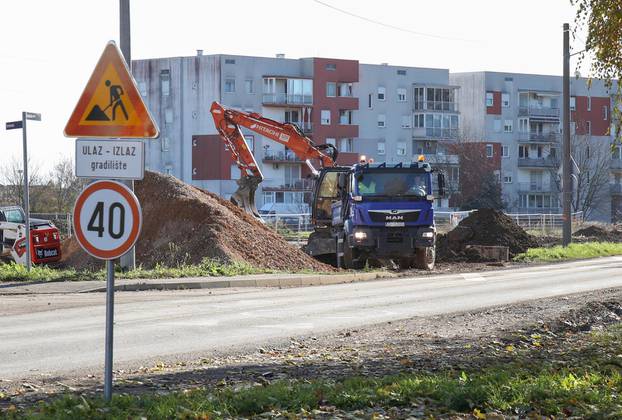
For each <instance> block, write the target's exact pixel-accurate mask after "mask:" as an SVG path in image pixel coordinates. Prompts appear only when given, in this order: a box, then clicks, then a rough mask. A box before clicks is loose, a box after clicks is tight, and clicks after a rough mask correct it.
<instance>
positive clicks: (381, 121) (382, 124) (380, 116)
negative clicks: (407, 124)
mask: <svg viewBox="0 0 622 420" xmlns="http://www.w3.org/2000/svg"><path fill="white" fill-rule="evenodd" d="M386 122H387V117H386V116H385V115H384V114H378V127H381V128H384V127H386Z"/></svg>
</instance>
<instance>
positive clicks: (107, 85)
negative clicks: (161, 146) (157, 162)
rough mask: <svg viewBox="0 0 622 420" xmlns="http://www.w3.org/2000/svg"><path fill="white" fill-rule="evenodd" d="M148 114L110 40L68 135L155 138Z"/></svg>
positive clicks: (132, 80)
mask: <svg viewBox="0 0 622 420" xmlns="http://www.w3.org/2000/svg"><path fill="white" fill-rule="evenodd" d="M158 135H159V130H158V126H157V125H156V123H155V122H154V121H153V118H151V115H149V111H148V110H147V107H146V106H145V103H144V102H143V100H142V98H141V97H140V93H138V89H137V88H136V83H135V82H134V79H133V78H132V76H131V75H130V72H129V70H128V68H127V64H126V63H125V60H124V59H123V56H122V55H121V51H119V49H118V48H117V46H116V44H115V43H114V42H113V41H110V42H109V43H108V45H106V48H105V49H104V53H103V54H102V56H101V58H100V59H99V61H98V62H97V66H95V70H94V71H93V74H92V75H91V78H90V79H89V81H88V83H87V84H86V87H85V88H84V92H82V96H80V100H79V101H78V104H77V105H76V108H75V109H74V110H73V113H72V114H71V117H70V118H69V122H68V123H67V126H66V127H65V136H67V137H105V138H156V137H158Z"/></svg>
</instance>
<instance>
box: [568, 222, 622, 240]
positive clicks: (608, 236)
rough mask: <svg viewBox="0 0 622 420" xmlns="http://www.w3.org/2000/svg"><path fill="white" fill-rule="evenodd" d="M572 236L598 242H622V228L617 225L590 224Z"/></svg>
mask: <svg viewBox="0 0 622 420" xmlns="http://www.w3.org/2000/svg"><path fill="white" fill-rule="evenodd" d="M572 236H576V237H583V238H586V239H589V240H591V241H598V242H622V230H620V229H619V228H618V227H617V226H614V227H612V228H605V227H602V226H598V225H590V226H586V227H584V228H582V229H579V230H577V231H576V232H574V233H573V234H572Z"/></svg>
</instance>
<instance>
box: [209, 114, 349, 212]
mask: <svg viewBox="0 0 622 420" xmlns="http://www.w3.org/2000/svg"><path fill="white" fill-rule="evenodd" d="M210 112H211V113H212V117H213V118H214V124H215V126H216V129H217V130H218V133H219V134H220V136H221V138H222V139H223V141H224V142H225V143H226V145H227V147H228V149H229V151H230V152H231V156H232V157H233V160H234V161H235V162H236V164H237V166H238V168H240V171H241V175H240V179H239V180H238V181H237V183H238V189H237V191H236V192H235V193H233V195H232V196H231V201H232V202H233V203H234V204H236V205H238V206H239V207H242V208H243V209H244V210H245V211H246V212H248V213H251V214H253V215H255V216H256V217H258V218H259V217H260V216H259V213H258V212H257V207H256V206H255V191H256V190H257V187H258V185H259V184H260V183H261V181H263V174H262V173H261V170H260V169H259V166H258V165H257V161H256V160H255V157H254V156H253V153H252V152H251V150H250V149H249V147H248V145H247V143H246V140H245V139H244V135H243V134H242V131H241V127H245V128H247V129H249V130H252V131H254V132H256V133H257V134H260V135H262V136H264V137H267V138H269V139H271V140H274V141H275V142H277V143H280V144H282V145H284V146H286V147H287V148H288V149H289V150H291V151H292V152H293V153H294V154H295V155H296V156H297V157H298V158H299V159H300V160H302V161H304V162H305V163H306V164H307V166H308V167H309V169H310V170H311V172H312V173H313V174H314V176H318V175H319V171H318V170H317V169H316V168H315V167H314V166H313V165H312V163H311V160H314V159H315V160H318V161H319V162H320V165H321V167H322V168H327V167H332V166H335V161H336V160H337V154H338V152H337V149H336V148H335V146H333V145H332V144H315V143H314V142H313V141H312V140H311V139H310V138H308V137H307V136H305V135H304V133H303V132H302V130H301V129H300V127H298V126H297V125H296V124H293V123H281V122H278V121H274V120H271V119H269V118H265V117H262V116H261V115H260V114H257V113H253V112H250V113H249V112H243V111H238V110H235V109H231V108H225V107H224V106H222V105H221V104H219V103H218V102H213V103H212V107H211V109H210Z"/></svg>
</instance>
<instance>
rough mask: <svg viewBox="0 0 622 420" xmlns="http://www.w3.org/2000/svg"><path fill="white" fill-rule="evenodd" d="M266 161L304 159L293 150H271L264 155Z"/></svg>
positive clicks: (294, 161) (279, 161) (286, 161)
mask: <svg viewBox="0 0 622 420" xmlns="http://www.w3.org/2000/svg"><path fill="white" fill-rule="evenodd" d="M262 160H263V161H264V162H266V163H301V162H302V160H300V159H299V158H298V156H296V155H295V154H294V153H293V152H290V151H287V152H286V151H282V150H281V151H278V152H271V151H266V152H265V153H264V155H263V159H262Z"/></svg>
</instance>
